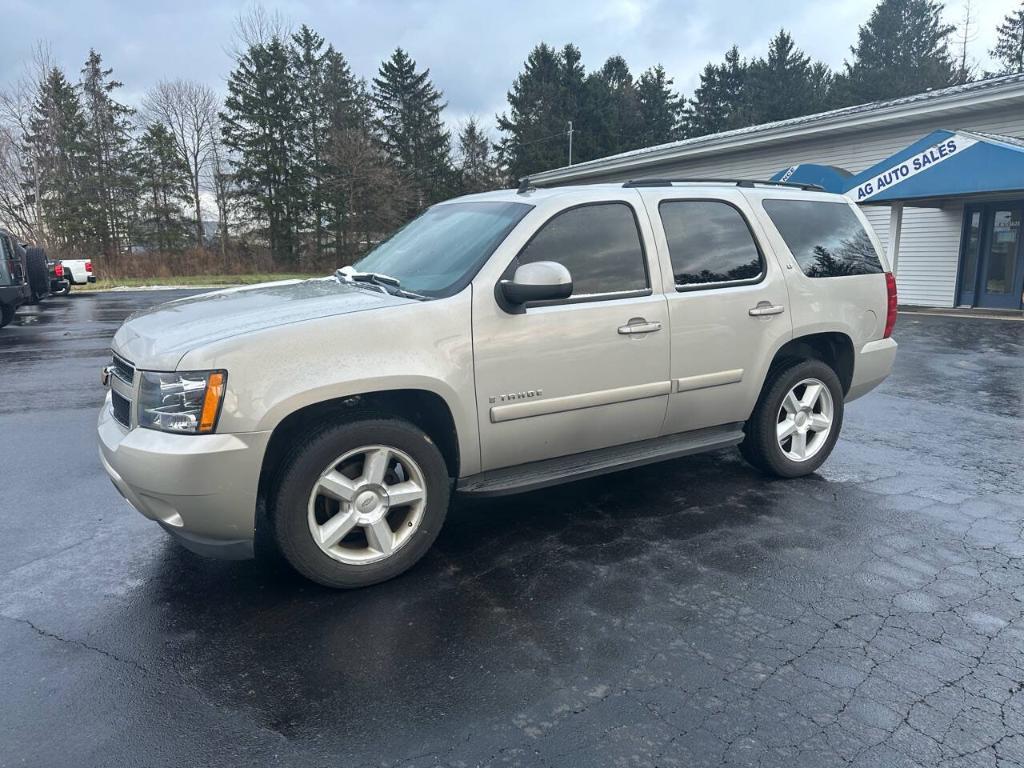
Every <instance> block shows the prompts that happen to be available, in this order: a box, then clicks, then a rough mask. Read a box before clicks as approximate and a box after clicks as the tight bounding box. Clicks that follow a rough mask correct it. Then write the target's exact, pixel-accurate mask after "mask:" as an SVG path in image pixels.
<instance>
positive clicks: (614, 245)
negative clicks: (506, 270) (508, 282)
mask: <svg viewBox="0 0 1024 768" xmlns="http://www.w3.org/2000/svg"><path fill="white" fill-rule="evenodd" d="M535 261H557V262H558V263H559V264H562V265H563V266H564V267H565V268H566V269H568V270H569V273H570V274H571V275H572V286H573V287H572V296H573V298H576V297H579V296H594V295H600V294H606V293H623V292H626V291H641V290H644V289H646V288H647V287H648V283H647V269H646V268H645V266H644V249H643V246H642V245H641V244H640V232H639V230H638V229H637V224H636V217H635V216H634V215H633V209H632V208H631V207H629V206H628V205H626V204H625V203H601V204H598V205H583V206H580V207H579V208H570V209H569V210H567V211H563V212H562V213H559V214H557V215H556V216H555V217H554V218H552V219H550V220H549V221H548V222H547V223H546V224H544V226H543V227H541V229H540V230H539V231H538V232H537V234H536V235H534V236H533V239H532V240H530V242H529V243H527V244H526V247H525V248H523V250H522V251H521V252H520V253H519V263H520V264H531V263H533V262H535Z"/></svg>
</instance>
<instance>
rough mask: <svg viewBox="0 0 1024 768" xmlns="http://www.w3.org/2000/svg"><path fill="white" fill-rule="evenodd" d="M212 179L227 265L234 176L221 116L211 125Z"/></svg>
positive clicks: (218, 225) (221, 243)
mask: <svg viewBox="0 0 1024 768" xmlns="http://www.w3.org/2000/svg"><path fill="white" fill-rule="evenodd" d="M210 172H211V176H210V181H211V182H212V186H213V199H214V201H215V202H216V204H217V230H218V235H219V237H218V239H219V240H220V255H221V258H222V259H224V263H225V265H226V264H227V259H228V236H229V231H228V227H229V224H230V220H231V207H232V199H233V195H232V192H233V189H234V176H233V175H232V173H231V159H230V157H229V152H228V148H227V147H226V146H224V143H223V142H222V141H221V139H220V121H219V118H218V119H216V120H215V121H214V124H213V126H212V127H211V145H210Z"/></svg>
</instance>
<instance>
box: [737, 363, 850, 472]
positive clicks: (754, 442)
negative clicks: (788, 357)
mask: <svg viewBox="0 0 1024 768" xmlns="http://www.w3.org/2000/svg"><path fill="white" fill-rule="evenodd" d="M804 379H817V380H818V381H820V382H822V383H823V384H824V385H825V386H826V387H827V388H828V393H829V395H831V398H832V425H831V428H830V430H829V432H828V435H827V436H826V438H825V441H824V443H822V445H821V447H820V448H819V449H818V450H817V452H816V453H815V454H814V455H813V456H811V457H810V458H808V459H806V460H804V461H794V460H793V459H790V458H789V457H788V456H787V455H786V453H785V452H784V451H783V448H782V446H781V445H780V444H779V440H778V439H777V438H776V429H777V426H778V424H779V422H780V419H779V415H780V410H781V409H782V401H783V398H785V397H786V395H787V394H788V393H789V391H790V390H791V389H792V388H793V387H794V386H796V385H797V384H799V383H800V382H801V381H803V380H804ZM842 426H843V388H842V385H841V384H840V383H839V377H838V376H837V375H836V372H835V371H834V370H832V368H831V367H830V366H829V365H828V364H827V363H824V362H822V361H821V360H802V361H801V360H798V361H794V362H791V363H784V364H781V365H778V366H776V367H775V368H773V369H772V370H771V372H770V373H769V375H768V379H767V381H765V384H764V388H763V389H762V390H761V397H760V398H758V401H757V405H756V406H755V408H754V413H753V414H752V415H751V417H750V419H749V420H748V421H747V424H746V426H745V427H744V432H745V433H746V437H745V438H744V439H743V442H742V443H740V453H742V454H743V458H745V459H746V460H747V461H748V462H750V464H752V465H753V466H754V467H756V468H757V469H759V470H761V471H762V472H764V473H766V474H769V475H775V476H776V477H784V478H791V477H802V476H804V475H809V474H811V473H812V472H814V471H815V470H817V469H818V467H820V466H821V465H822V464H823V463H824V462H825V460H826V459H827V458H828V457H829V454H831V453H832V449H833V448H834V447H835V444H836V440H838V439H839V432H840V430H841V429H842Z"/></svg>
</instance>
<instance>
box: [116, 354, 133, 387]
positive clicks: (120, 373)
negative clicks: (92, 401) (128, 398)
mask: <svg viewBox="0 0 1024 768" xmlns="http://www.w3.org/2000/svg"><path fill="white" fill-rule="evenodd" d="M111 355H112V359H111V361H110V369H111V371H112V372H113V374H114V375H115V376H117V378H119V379H120V380H121V381H123V382H124V383H125V384H127V385H128V386H132V385H133V384H135V366H134V365H132V364H131V363H129V362H128V361H127V360H125V359H124V358H123V357H118V356H117V355H116V354H114V353H111Z"/></svg>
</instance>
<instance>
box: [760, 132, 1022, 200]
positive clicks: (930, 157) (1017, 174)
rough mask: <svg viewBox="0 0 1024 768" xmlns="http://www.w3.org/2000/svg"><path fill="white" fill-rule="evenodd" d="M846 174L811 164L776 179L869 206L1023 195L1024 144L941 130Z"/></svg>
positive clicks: (995, 137)
mask: <svg viewBox="0 0 1024 768" xmlns="http://www.w3.org/2000/svg"><path fill="white" fill-rule="evenodd" d="M841 170H842V169H835V168H832V167H831V166H822V165H814V164H809V163H806V164H800V165H796V166H793V167H791V168H788V169H786V170H784V171H780V172H779V173H777V174H775V176H774V177H772V180H773V181H792V182H800V183H810V184H818V185H819V186H822V187H824V188H825V189H826V190H827V191H829V192H838V193H842V194H845V195H846V196H847V197H849V198H850V199H851V200H853V201H854V202H857V203H864V204H872V203H892V202H902V201H914V200H927V199H937V198H950V197H964V196H967V195H977V194H986V193H999V192H1019V191H1021V190H1024V142H1022V141H1021V140H1020V139H1015V138H1011V137H1009V136H997V135H995V134H989V133H979V132H976V131H946V130H939V131H933V132H932V133H930V134H928V135H927V136H925V137H923V138H921V139H919V140H918V141H915V142H914V143H913V144H911V145H910V146H908V147H906V148H904V149H902V150H900V151H899V152H897V153H895V154H894V155H891V156H890V157H887V158H886V159H885V160H882V161H881V162H880V163H876V164H875V165H873V166H871V167H870V168H868V169H867V170H865V171H862V172H861V173H858V174H856V175H854V176H849V177H845V178H844V177H843V176H842V175H841ZM837 171H839V173H837Z"/></svg>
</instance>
